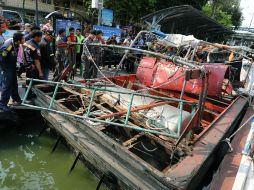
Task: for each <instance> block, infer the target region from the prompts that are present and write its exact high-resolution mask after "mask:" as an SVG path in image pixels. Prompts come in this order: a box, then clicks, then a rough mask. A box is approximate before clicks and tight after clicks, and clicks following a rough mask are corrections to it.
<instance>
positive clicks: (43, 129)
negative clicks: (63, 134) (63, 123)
mask: <svg viewBox="0 0 254 190" xmlns="http://www.w3.org/2000/svg"><path fill="white" fill-rule="evenodd" d="M47 128H48V126H47V122H46V120H45V119H44V123H43V125H42V129H41V131H40V133H39V136H38V137H40V136H41V135H42V134H43V133H44V131H46V129H47Z"/></svg>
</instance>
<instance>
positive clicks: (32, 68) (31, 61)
mask: <svg viewBox="0 0 254 190" xmlns="http://www.w3.org/2000/svg"><path fill="white" fill-rule="evenodd" d="M31 37H32V39H31V40H29V41H27V42H26V43H24V63H25V65H26V67H27V68H28V69H27V77H28V78H34V79H38V78H39V79H43V72H42V68H41V52H40V47H39V43H40V41H41V38H42V32H41V31H39V30H34V31H33V32H32V33H31Z"/></svg>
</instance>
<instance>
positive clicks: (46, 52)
mask: <svg viewBox="0 0 254 190" xmlns="http://www.w3.org/2000/svg"><path fill="white" fill-rule="evenodd" d="M52 41H53V32H52V31H50V30H49V31H46V32H45V35H44V36H43V38H42V39H41V41H40V43H39V47H40V51H41V57H43V59H41V67H42V72H43V79H44V80H48V78H49V72H50V69H53V67H54V65H55V58H54V54H53V50H52V48H51V46H50V43H51V42H52Z"/></svg>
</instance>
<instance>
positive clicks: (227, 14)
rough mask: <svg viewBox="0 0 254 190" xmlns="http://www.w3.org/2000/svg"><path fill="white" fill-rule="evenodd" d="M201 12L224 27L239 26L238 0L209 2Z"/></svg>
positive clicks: (213, 0)
mask: <svg viewBox="0 0 254 190" xmlns="http://www.w3.org/2000/svg"><path fill="white" fill-rule="evenodd" d="M202 11H203V12H204V13H205V14H207V15H208V16H210V17H211V18H213V19H215V20H216V21H217V22H219V23H221V24H223V25H224V26H226V27H231V26H235V27H236V28H237V27H239V26H241V22H242V11H241V9H240V3H239V1H238V0H210V1H208V2H207V3H206V4H205V5H204V6H203V8H202Z"/></svg>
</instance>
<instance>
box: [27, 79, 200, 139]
mask: <svg viewBox="0 0 254 190" xmlns="http://www.w3.org/2000/svg"><path fill="white" fill-rule="evenodd" d="M28 80H30V82H29V85H28V89H27V91H26V93H25V96H24V98H23V102H22V105H24V106H27V107H29V108H32V109H36V110H43V111H49V112H53V113H58V114H61V115H65V116H72V117H75V118H79V119H83V120H89V121H92V122H98V123H103V124H106V125H113V126H118V127H125V128H130V129H134V130H137V131H141V132H147V133H152V134H157V135H164V136H169V137H173V138H179V137H180V135H181V128H182V122H183V118H182V117H183V105H184V104H189V105H190V106H191V108H192V113H191V114H192V117H193V115H194V112H195V111H194V110H196V108H197V107H198V104H197V103H195V102H190V101H186V100H183V99H182V97H183V93H184V90H185V85H186V82H184V87H183V89H182V93H181V97H180V99H176V98H168V97H161V96H154V95H150V94H141V93H138V92H135V91H126V90H121V89H117V90H115V89H108V88H106V87H94V86H87V85H81V84H69V83H63V82H53V81H44V80H38V79H28ZM34 82H37V83H44V84H50V85H55V89H54V93H53V95H52V98H51V99H50V103H49V106H48V107H41V106H35V105H30V104H27V103H26V100H27V97H28V95H29V93H30V91H31V88H32V86H33V83H34ZM61 86H68V87H76V88H83V89H87V90H91V92H92V93H91V98H90V102H89V105H88V109H87V111H86V113H85V114H84V115H82V116H81V115H75V114H72V113H68V112H64V111H59V110H55V109H54V103H55V102H56V100H55V98H56V95H57V92H58V90H59V87H61ZM96 92H110V93H117V94H129V95H130V102H129V105H128V110H127V112H126V117H125V120H124V123H119V122H118V123H116V122H113V121H107V120H103V119H97V118H92V117H90V113H91V109H92V106H93V105H94V98H95V96H96ZM135 96H142V97H147V98H153V99H155V100H162V101H165V102H172V101H173V102H174V103H178V105H179V110H180V111H179V118H178V124H177V132H176V133H175V132H173V131H171V130H169V129H167V128H165V127H164V128H161V127H160V128H154V129H148V128H142V127H139V126H137V125H130V124H129V119H130V116H131V113H132V112H134V110H135V108H134V109H132V107H133V99H134V97H135Z"/></svg>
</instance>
